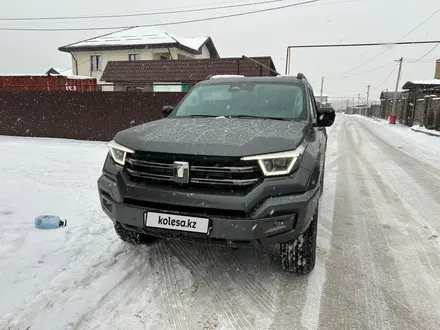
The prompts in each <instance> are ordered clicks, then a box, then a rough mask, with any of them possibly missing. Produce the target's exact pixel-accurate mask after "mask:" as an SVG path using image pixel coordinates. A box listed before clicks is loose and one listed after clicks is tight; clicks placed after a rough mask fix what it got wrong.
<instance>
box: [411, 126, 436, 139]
mask: <svg viewBox="0 0 440 330" xmlns="http://www.w3.org/2000/svg"><path fill="white" fill-rule="evenodd" d="M411 130H412V131H414V132H417V133H423V134H426V135H430V136H435V137H438V138H440V134H439V133H440V132H439V133H437V134H435V133H430V132H427V131H422V130H418V129H417V128H411Z"/></svg>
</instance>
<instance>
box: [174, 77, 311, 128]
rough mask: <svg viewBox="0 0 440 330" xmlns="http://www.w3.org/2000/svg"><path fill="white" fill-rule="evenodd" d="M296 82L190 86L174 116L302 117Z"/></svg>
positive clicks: (301, 93) (302, 104)
mask: <svg viewBox="0 0 440 330" xmlns="http://www.w3.org/2000/svg"><path fill="white" fill-rule="evenodd" d="M305 104H306V102H304V89H303V86H302V85H300V84H285V83H273V82H270V83H268V82H267V83H218V84H203V85H199V86H196V87H194V88H193V90H192V91H191V92H190V93H189V94H188V96H187V97H186V98H185V99H184V100H183V101H182V103H181V104H180V105H179V107H178V108H177V111H176V113H175V116H178V117H183V116H215V117H218V116H225V117H247V116H249V117H259V118H274V119H292V120H293V119H306V118H307V112H306V109H305V108H306V107H305Z"/></svg>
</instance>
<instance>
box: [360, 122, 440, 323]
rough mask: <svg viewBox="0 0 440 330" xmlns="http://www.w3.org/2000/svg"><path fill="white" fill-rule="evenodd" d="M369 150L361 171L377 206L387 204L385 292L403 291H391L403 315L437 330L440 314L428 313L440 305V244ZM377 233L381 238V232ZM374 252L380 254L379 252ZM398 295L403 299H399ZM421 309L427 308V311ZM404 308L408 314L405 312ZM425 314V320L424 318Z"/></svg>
mask: <svg viewBox="0 0 440 330" xmlns="http://www.w3.org/2000/svg"><path fill="white" fill-rule="evenodd" d="M356 123H357V122H356ZM362 126H363V125H362ZM367 131H368V130H367ZM368 132H369V131H368ZM370 134H371V133H370ZM364 138H366V139H368V140H370V141H371V136H368V135H367V136H366V134H365V135H364ZM372 144H373V143H372ZM367 151H368V150H362V151H361V152H359V153H358V157H359V162H360V163H362V165H363V166H362V167H359V168H360V170H361V171H362V172H363V173H365V177H366V178H368V180H367V179H366V180H365V184H366V186H367V187H368V188H369V190H370V191H371V193H370V196H371V199H372V200H373V203H374V206H377V205H381V204H383V201H387V204H386V206H385V207H383V208H381V213H380V215H381V218H382V223H385V225H384V226H386V234H385V233H384V234H383V235H381V236H380V237H381V239H380V241H382V240H383V241H384V242H386V243H387V244H383V245H384V248H386V250H389V251H390V252H389V253H388V254H387V256H383V257H382V258H380V255H379V256H378V258H377V259H378V260H377V263H378V264H382V265H383V268H385V269H387V272H386V274H388V277H389V278H388V281H389V283H388V284H390V283H391V284H392V285H387V286H385V289H388V288H389V287H391V288H393V287H401V288H403V290H404V292H405V293H406V294H405V295H402V293H401V292H396V293H394V292H392V291H390V292H389V295H390V296H391V299H392V300H393V302H394V305H395V308H396V309H398V310H399V311H398V312H400V313H401V314H403V313H405V318H406V319H411V321H412V322H411V323H412V324H424V328H427V329H429V328H433V327H435V326H436V325H435V324H436V323H437V321H438V319H439V317H440V313H438V312H437V313H436V314H437V315H429V314H428V315H426V314H427V312H428V313H429V312H430V308H429V307H430V306H434V305H439V304H440V298H439V297H440V280H439V276H438V273H439V270H440V258H439V251H440V249H439V247H438V244H435V243H437V242H435V241H434V242H432V240H431V241H428V239H427V238H426V236H425V237H424V235H423V230H422V229H421V226H420V227H419V226H416V227H415V226H414V224H418V223H420V221H421V220H420V216H419V215H418V214H417V213H416V212H415V211H414V210H413V209H412V207H411V205H410V204H408V203H404V202H403V201H402V198H401V196H399V195H398V194H397V192H396V186H395V185H393V184H392V183H391V184H390V182H392V180H390V176H388V177H387V179H385V178H382V176H381V174H380V172H379V171H378V170H377V168H376V167H375V166H373V164H372V163H371V160H369V159H368V157H367V155H364V153H365V154H366V153H367ZM369 154H371V153H369ZM385 158H386V157H385ZM394 171H399V169H397V168H396V169H394ZM400 171H402V170H400ZM408 184H409V182H408ZM393 186H394V187H393ZM408 188H409V187H408ZM422 196H423V195H422ZM423 198H426V197H423ZM376 208H377V207H376ZM376 208H375V209H376ZM422 221H423V220H422ZM382 232H383V230H382ZM375 234H376V236H377V231H376V232H375ZM374 251H376V252H377V251H378V249H375V250H374ZM387 257H388V258H387ZM387 259H388V260H387ZM389 259H392V260H391V261H392V264H393V266H395V267H393V268H391V267H390V266H389V264H390V263H391V262H390V260H389ZM408 260H411V263H408V262H407V261H408ZM387 261H388V263H387ZM402 270H404V271H402ZM423 270H424V271H423ZM414 273H418V280H417V281H414V279H413V274H414ZM391 274H392V275H391ZM388 291H389V290H388ZM400 291H402V290H400ZM419 292H426V293H425V295H424V296H423V297H419V295H418V293H419ZM396 296H398V297H400V299H396ZM402 300H403V302H402ZM408 306H411V307H408ZM421 306H424V308H422V307H421ZM402 307H403V308H404V311H402ZM424 314H425V317H422V315H424ZM399 320H401V318H399Z"/></svg>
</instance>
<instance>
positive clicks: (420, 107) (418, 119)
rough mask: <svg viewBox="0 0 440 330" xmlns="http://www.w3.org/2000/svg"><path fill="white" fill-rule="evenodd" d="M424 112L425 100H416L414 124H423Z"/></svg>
mask: <svg viewBox="0 0 440 330" xmlns="http://www.w3.org/2000/svg"><path fill="white" fill-rule="evenodd" d="M424 111H425V100H424V99H417V102H416V111H415V114H414V124H423V119H424Z"/></svg>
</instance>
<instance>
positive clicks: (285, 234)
mask: <svg viewBox="0 0 440 330" xmlns="http://www.w3.org/2000/svg"><path fill="white" fill-rule="evenodd" d="M98 190H99V197H100V202H101V206H102V209H103V210H104V212H105V213H106V214H107V215H108V216H109V217H110V219H111V220H112V221H113V222H114V223H116V222H119V223H120V224H121V225H122V226H123V227H124V228H126V229H128V230H131V231H135V232H139V233H144V234H148V235H152V236H159V237H169V238H176V239H189V240H194V241H199V240H202V241H206V240H207V241H210V242H213V243H219V244H227V245H229V246H232V247H240V246H248V245H251V246H255V247H265V246H270V245H274V244H277V243H282V242H286V241H289V240H291V239H294V238H296V237H298V236H300V235H301V234H302V233H303V232H304V231H305V230H306V229H307V228H308V226H309V224H310V221H311V219H312V216H313V213H314V211H315V209H316V207H317V203H318V200H319V196H320V187H316V188H314V189H312V190H309V191H307V192H304V193H300V194H291V195H283V196H269V197H266V198H264V199H263V200H261V198H260V200H259V201H258V203H252V202H250V201H249V200H248V198H250V197H249V195H247V196H241V197H237V196H235V197H232V196H226V195H221V194H219V195H215V196H213V195H206V194H195V193H193V194H188V193H179V192H178V191H177V192H174V193H169V192H168V193H167V191H166V190H161V189H160V188H157V187H149V186H143V185H142V186H141V185H135V184H133V183H131V182H129V181H128V180H127V178H126V177H124V175H123V173H121V172H120V173H119V174H118V175H117V176H116V177H111V176H107V175H105V174H103V175H102V176H101V177H100V178H99V180H98ZM134 197H136V198H134ZM165 201H166V202H165ZM194 205H202V208H200V207H199V208H193V206H194ZM203 205H205V206H207V207H209V208H211V211H212V208H213V206H215V207H214V208H215V209H218V210H219V212H218V213H216V212H212V213H211V214H210V215H209V216H206V215H202V214H200V211H194V210H195V209H196V210H203ZM244 205H248V206H249V207H250V206H251V205H252V211H251V212H243V213H237V212H226V211H229V210H236V209H237V208H238V207H239V206H244ZM254 205H255V206H254ZM148 211H153V212H159V213H164V214H178V215H186V216H195V217H208V218H209V231H208V234H200V233H193V232H185V231H175V230H169V229H159V228H152V227H146V225H145V222H144V215H145V213H146V212H148Z"/></svg>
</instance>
